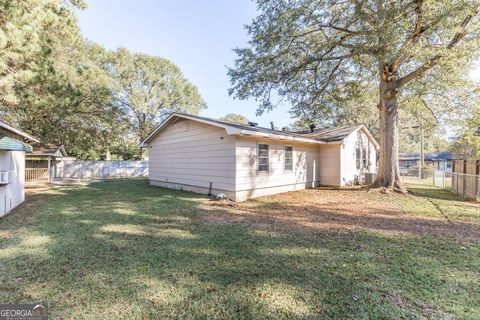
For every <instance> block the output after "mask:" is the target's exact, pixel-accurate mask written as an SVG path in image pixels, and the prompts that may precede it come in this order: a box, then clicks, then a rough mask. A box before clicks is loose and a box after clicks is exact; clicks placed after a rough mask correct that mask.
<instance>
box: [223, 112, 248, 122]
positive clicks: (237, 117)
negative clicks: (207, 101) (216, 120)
mask: <svg viewBox="0 0 480 320" xmlns="http://www.w3.org/2000/svg"><path fill="white" fill-rule="evenodd" d="M220 120H223V121H230V122H236V123H243V124H248V122H249V121H250V120H248V119H247V118H246V117H244V116H242V115H241V114H238V113H229V114H226V115H224V116H223V117H221V118H220Z"/></svg>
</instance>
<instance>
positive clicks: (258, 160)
mask: <svg viewBox="0 0 480 320" xmlns="http://www.w3.org/2000/svg"><path fill="white" fill-rule="evenodd" d="M260 145H264V146H267V170H260ZM257 172H259V173H268V172H270V146H269V145H268V143H262V142H258V143H257Z"/></svg>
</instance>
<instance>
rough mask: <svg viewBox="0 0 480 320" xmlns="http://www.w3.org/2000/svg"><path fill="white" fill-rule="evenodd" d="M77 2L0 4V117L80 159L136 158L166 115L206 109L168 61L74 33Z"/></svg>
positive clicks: (80, 3)
mask: <svg viewBox="0 0 480 320" xmlns="http://www.w3.org/2000/svg"><path fill="white" fill-rule="evenodd" d="M84 8H85V3H84V2H83V1H79V0H70V1H62V0H38V1H26V0H24V1H22V0H11V1H2V2H0V92H1V94H0V117H1V118H2V119H4V120H6V121H8V122H11V123H13V124H15V125H18V126H20V127H21V128H22V129H23V130H26V131H28V132H29V133H31V134H33V135H35V136H36V137H38V138H39V139H40V140H41V141H42V142H45V143H59V144H64V145H65V147H66V149H67V151H68V153H69V154H70V155H72V156H75V157H77V158H80V159H138V158H140V157H141V152H140V149H139V148H138V143H139V141H140V140H142V138H144V137H145V136H146V134H147V133H148V132H149V131H150V130H152V128H153V127H154V126H155V124H156V123H157V122H158V121H159V120H160V119H161V117H162V116H163V115H164V114H165V113H168V112H171V111H182V112H188V113H193V114H197V113H198V112H199V111H200V110H201V109H202V108H205V107H206V104H205V102H204V101H203V100H202V97H201V96H200V94H199V92H198V90H197V88H196V87H195V86H194V85H193V84H191V83H190V82H189V81H188V79H186V78H185V77H184V76H183V74H182V72H181V71H180V69H179V68H178V67H177V66H176V65H174V64H173V63H172V62H171V61H169V60H166V59H164V58H161V57H156V56H150V55H146V54H142V53H132V52H129V51H128V50H126V49H118V50H116V51H108V50H106V49H104V48H103V47H102V46H100V45H98V44H95V43H92V42H89V41H87V40H86V39H85V38H83V37H82V35H81V34H80V29H79V27H78V23H77V20H76V17H75V13H74V12H75V10H77V9H84Z"/></svg>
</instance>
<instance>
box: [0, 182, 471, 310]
mask: <svg viewBox="0 0 480 320" xmlns="http://www.w3.org/2000/svg"><path fill="white" fill-rule="evenodd" d="M54 191H55V194H57V195H52V196H46V197H45V198H43V200H42V199H40V198H38V197H37V198H36V200H35V202H34V203H31V204H30V203H28V202H27V203H26V205H25V206H23V207H22V208H20V210H17V211H16V212H15V213H14V214H12V215H10V216H8V217H6V218H5V219H3V220H1V221H0V232H3V234H5V237H4V238H0V239H2V240H1V245H0V280H1V282H0V283H1V287H0V300H2V301H5V302H20V301H22V302H34V301H47V303H48V304H49V306H50V310H51V312H52V316H53V317H59V316H63V317H67V318H79V317H86V318H114V317H116V318H118V317H120V318H160V317H161V318H191V319H194V318H212V317H214V318H222V319H224V318H246V319H258V318H305V319H306V318H352V317H353V318H359V317H360V318H362V317H363V318H382V317H383V318H400V317H404V318H405V317H407V318H409V317H417V316H419V315H422V316H425V317H441V316H443V315H445V314H452V315H454V316H455V315H459V314H460V315H467V316H468V315H474V314H476V313H477V312H480V310H479V309H478V305H477V304H476V302H477V301H478V299H479V298H480V297H479V295H478V292H477V291H476V290H475V288H476V287H478V286H476V285H475V284H478V279H479V277H478V270H480V268H478V267H479V265H478V264H479V259H478V258H479V257H480V249H479V247H478V246H477V245H472V244H462V245H461V246H463V247H464V248H468V250H462V249H459V248H460V247H461V246H460V245H459V244H457V243H455V242H450V241H447V240H439V239H437V238H432V237H407V236H389V235H387V234H380V233H377V232H369V231H368V230H365V229H363V230H358V229H353V230H351V229H349V230H343V231H339V230H338V229H337V230H335V229H332V228H329V227H326V228H321V229H315V230H316V231H315V233H313V234H312V233H308V234H304V233H302V232H297V231H298V230H295V228H296V227H295V224H296V223H300V224H298V226H297V227H300V228H308V225H304V224H303V223H302V222H301V220H302V213H301V212H299V208H298V207H296V208H293V207H292V208H288V207H285V206H282V205H280V204H276V207H275V208H274V209H273V211H274V210H284V211H287V212H291V213H292V215H293V213H296V215H295V217H298V218H299V219H300V220H297V221H295V220H291V219H290V220H288V219H287V220H284V221H281V222H279V221H278V219H276V217H274V216H273V215H274V213H273V212H272V209H271V207H267V206H265V207H264V208H261V207H260V208H258V210H259V212H263V211H267V213H266V215H265V216H264V217H260V218H261V219H262V220H261V221H256V222H260V223H253V222H255V221H253V222H252V221H251V222H252V223H248V224H245V223H206V220H205V218H206V216H207V215H209V214H211V213H212V211H206V210H205V208H204V207H205V206H204V204H203V202H204V201H205V198H203V197H201V196H198V195H194V194H191V193H186V192H180V193H177V194H176V193H175V192H174V191H171V190H167V189H162V188H158V187H150V186H148V183H147V182H146V181H145V180H117V181H112V182H106V183H92V184H90V185H88V186H83V187H58V188H57V187H56V188H55V190H54ZM347 205H348V204H347ZM353 205H354V204H350V205H349V206H353ZM333 209H334V206H331V207H329V208H327V207H325V208H305V211H306V212H308V213H309V217H310V218H311V217H317V218H321V219H327V217H326V214H327V212H328V215H332V217H331V219H332V220H331V221H336V222H337V223H339V224H345V225H346V224H349V225H358V226H361V227H365V224H367V223H368V221H367V220H361V219H360V218H352V219H353V220H349V218H348V217H347V216H342V215H341V213H340V212H335V211H334V210H333ZM215 210H216V211H215V214H219V215H231V212H230V211H229V210H227V209H222V208H216V209H215ZM269 210H270V211H269ZM237 214H238V215H242V213H236V214H235V216H236V215H237ZM387 215H388V214H387ZM25 217H28V219H25ZM248 218H250V215H248V214H246V215H245V214H244V219H248ZM303 218H304V219H305V218H306V216H303ZM377 219H387V218H386V217H378V218H377ZM22 221H23V222H25V223H21V222H22ZM299 221H300V222H299ZM304 222H305V220H304ZM399 222H400V221H399V220H398V219H394V220H393V221H392V226H394V225H395V224H398V223H399ZM417 223H418V222H417ZM373 225H375V222H373ZM268 226H270V227H271V228H268ZM398 228H399V229H400V230H402V227H401V226H400V227H398ZM472 257H476V258H475V259H472ZM393 296H394V297H399V296H400V297H401V299H398V298H395V299H393V298H392V297H393ZM477 314H478V313H477Z"/></svg>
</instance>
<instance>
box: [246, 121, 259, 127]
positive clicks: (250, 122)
mask: <svg viewBox="0 0 480 320" xmlns="http://www.w3.org/2000/svg"><path fill="white" fill-rule="evenodd" d="M248 125H249V126H250V127H256V126H258V123H256V122H252V121H249V122H248Z"/></svg>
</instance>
